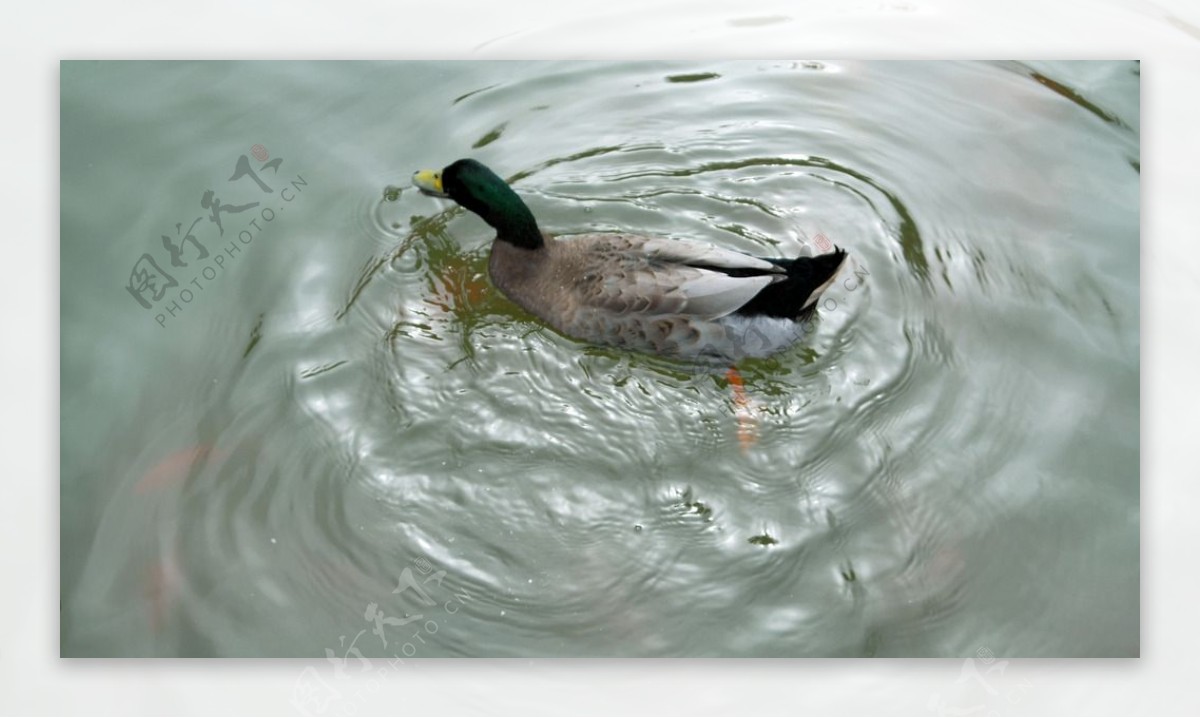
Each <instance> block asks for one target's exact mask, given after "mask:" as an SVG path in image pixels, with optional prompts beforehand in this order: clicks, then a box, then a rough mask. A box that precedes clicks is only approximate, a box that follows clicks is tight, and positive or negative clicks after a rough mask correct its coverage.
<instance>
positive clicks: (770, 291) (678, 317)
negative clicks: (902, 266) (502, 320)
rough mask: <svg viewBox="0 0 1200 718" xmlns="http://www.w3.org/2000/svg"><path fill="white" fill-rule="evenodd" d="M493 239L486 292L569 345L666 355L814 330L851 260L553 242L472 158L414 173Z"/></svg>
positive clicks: (700, 245) (726, 356) (664, 244)
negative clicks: (826, 296)
mask: <svg viewBox="0 0 1200 718" xmlns="http://www.w3.org/2000/svg"><path fill="white" fill-rule="evenodd" d="M412 183H413V186H414V187H415V188H416V189H418V190H419V191H420V192H421V193H422V194H424V195H428V196H431V197H439V198H443V199H449V200H452V201H453V202H455V203H456V204H458V205H459V206H460V207H462V208H464V209H466V210H467V211H469V212H472V213H474V214H476V215H478V216H479V217H480V218H481V219H482V220H483V221H484V222H486V223H487V224H488V225H490V226H491V227H492V229H494V230H495V231H496V237H495V239H494V240H493V241H492V247H491V253H490V256H489V258H488V274H489V276H490V278H491V281H492V284H493V285H495V287H496V288H497V289H498V290H499V291H500V292H501V293H502V294H504V295H505V296H506V297H508V298H509V299H510V300H512V301H513V302H514V303H515V304H517V305H518V306H520V307H521V308H522V309H524V310H525V311H527V312H529V313H530V314H532V315H533V316H535V317H537V318H538V319H540V320H541V321H543V322H545V323H546V324H547V325H549V326H550V327H551V328H552V329H554V330H555V331H557V332H558V333H560V334H562V335H565V336H567V337H570V338H572V339H575V340H578V341H581V342H585V343H589V344H594V345H603V346H611V347H616V348H618V349H622V350H627V351H632V352H637V353H643V354H651V355H656V356H661V357H666V358H668V359H676V360H683V361H696V362H704V363H709V362H721V363H735V362H738V361H741V360H743V359H747V358H762V357H767V356H770V355H772V354H775V353H777V352H780V351H782V350H784V349H786V348H788V347H790V346H792V345H793V344H795V343H797V342H798V341H799V340H800V339H801V338H803V336H804V335H805V334H806V333H808V332H809V331H811V328H812V325H811V323H809V322H808V319H809V317H810V316H811V315H812V314H813V313H814V312H815V311H816V308H817V302H818V299H819V298H820V297H821V294H822V293H823V292H824V291H825V290H827V289H828V288H829V287H830V286H831V285H832V284H833V282H834V280H835V279H836V278H837V276H838V273H839V271H840V270H841V269H842V266H843V265H844V264H845V262H846V260H847V257H848V254H847V252H846V251H845V250H843V249H841V248H840V247H836V246H835V247H834V250H833V251H832V252H828V253H825V254H820V255H816V256H812V257H804V256H798V257H791V258H779V257H757V256H753V255H750V254H746V253H744V252H739V251H736V250H732V249H727V248H724V247H721V246H719V245H716V244H712V243H709V242H706V241H701V240H694V239H677V238H668V237H660V236H647V235H640V234H634V233H625V232H611V233H599V234H581V235H573V236H569V237H564V238H562V239H556V238H555V237H554V236H553V235H551V234H548V233H545V232H543V231H542V230H541V228H540V227H539V226H538V222H537V220H536V219H535V218H534V216H533V212H532V211H530V209H529V207H528V205H526V204H525V202H524V201H523V200H522V199H521V197H520V196H519V195H518V194H517V193H516V191H514V190H513V188H512V187H511V186H509V184H508V183H507V182H505V181H504V180H503V179H502V178H501V177H500V176H499V175H497V174H496V173H495V172H493V171H492V170H491V169H489V168H488V167H487V166H486V165H484V164H482V163H481V162H479V161H477V160H474V159H470V158H467V159H460V160H458V161H456V162H454V163H452V164H450V165H447V166H446V167H444V168H442V169H441V170H435V169H423V170H418V171H416V172H414V173H413V175H412Z"/></svg>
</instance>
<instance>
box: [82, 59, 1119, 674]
mask: <svg viewBox="0 0 1200 718" xmlns="http://www.w3.org/2000/svg"><path fill="white" fill-rule="evenodd" d="M61 85H62V129H61V133H62V135H61V136H62V142H61V156H62V215H61V226H62V270H61V286H62V295H61V306H62V338H61V341H62V369H61V385H62V399H61V403H62V406H61V408H62V431H61V446H62V449H61V476H62V479H61V481H62V486H61V496H62V498H61V512H62V537H61V544H62V562H61V566H62V568H61V571H62V575H61V585H62V638H61V641H62V652H63V654H64V655H70V656H91V655H113V656H150V655H158V656H293V657H304V658H311V659H313V661H314V662H320V663H322V664H324V663H325V660H324V659H325V658H326V657H327V656H332V657H333V659H334V660H335V661H341V660H343V659H345V660H346V661H347V662H348V663H354V662H356V661H360V660H363V659H365V660H370V659H371V658H374V657H376V656H393V655H401V656H414V657H431V656H458V655H471V656H662V655H678V656H717V655H720V656H897V655H902V656H965V655H977V654H978V652H979V651H980V650H987V651H991V652H992V653H994V654H995V655H997V656H1130V655H1137V653H1138V650H1139V643H1138V635H1139V624H1138V614H1139V593H1138V576H1139V564H1138V554H1139V544H1138V534H1139V493H1138V460H1139V443H1138V420H1139V404H1138V396H1139V395H1138V372H1139V283H1138V276H1139V241H1138V239H1139V237H1138V220H1139V217H1138V209H1139V205H1138V193H1139V171H1140V164H1139V163H1140V160H1139V142H1140V139H1139V100H1138V97H1139V68H1138V65H1137V64H1136V63H1047V64H1034V65H1026V64H1005V63H1000V64H962V63H855V62H845V61H838V62H790V61H789V62H782V61H781V62H740V63H720V62H700V63H620V64H611V63H605V64H601V63H561V64H542V63H437V64H359V63H331V64H288V63H280V64H276V63H262V64H237V63H235V64H227V63H204V64H190V63H169V64H159V63H121V64H87V63H68V64H66V65H64V67H63V72H62V81H61ZM256 145H258V146H257V147H256ZM252 148H253V150H252ZM242 156H245V157H246V160H245V163H244V164H242V165H239V158H240V157H242ZM462 156H473V157H476V158H478V159H480V160H482V161H484V162H485V163H487V164H488V165H489V166H491V167H493V168H494V169H496V170H497V171H498V172H500V173H501V174H503V175H505V176H509V177H513V178H515V182H514V186H515V187H516V188H517V189H518V191H519V192H520V193H521V194H522V195H523V196H524V197H525V198H526V200H527V202H528V203H529V205H530V206H531V208H532V209H533V211H534V213H535V215H536V216H537V217H538V218H539V221H540V223H541V225H542V227H543V228H545V229H548V230H551V231H555V232H558V233H562V234H571V233H580V232H593V231H605V230H621V231H639V232H642V233H647V234H655V235H665V236H673V237H681V238H682V237H689V238H696V239H703V240H708V241H714V242H718V243H720V244H722V245H724V246H728V247H732V248H735V249H740V250H743V251H748V252H754V253H758V254H767V255H781V256H790V255H794V254H797V253H809V252H819V251H822V249H823V247H824V245H825V243H827V242H828V243H833V244H837V245H839V246H842V247H844V248H846V249H847V250H849V252H850V254H851V257H852V259H853V262H854V265H853V267H852V268H851V269H850V270H848V271H847V273H846V274H845V275H844V277H843V279H842V280H841V281H840V282H839V283H838V284H836V285H835V286H834V287H833V288H832V289H831V290H830V291H829V292H828V293H827V295H826V297H827V299H826V300H825V302H824V305H823V309H822V311H821V314H820V318H819V320H818V321H817V322H816V323H815V325H814V327H813V330H812V332H811V335H810V337H809V338H808V339H807V340H806V341H805V342H804V343H803V344H802V345H800V346H798V347H796V348H794V349H792V350H790V351H788V352H785V353H783V354H780V355H778V356H776V357H773V358H770V359H766V360H758V361H750V362H746V363H744V364H741V365H739V367H738V369H739V370H740V378H737V377H730V376H728V375H726V374H725V373H724V372H723V371H714V370H711V369H698V368H696V367H690V366H687V365H683V364H677V363H672V362H669V361H665V360H661V359H656V358H652V357H643V356H635V355H629V354H624V353H621V352H618V351H614V350H609V349H599V348H594V347H588V346H585V345H581V344H579V343H577V342H575V341H572V340H569V339H566V338H564V337H562V336H559V335H557V334H555V333H553V332H552V331H550V330H548V329H546V328H544V327H543V326H541V325H540V324H539V323H538V322H536V321H535V320H533V319H532V318H531V317H530V316H528V315H526V314H524V313H523V312H521V311H520V310H518V309H516V308H515V307H514V306H513V305H511V304H510V303H508V302H507V300H505V299H504V298H503V297H501V296H499V295H498V294H497V293H496V292H495V290H494V289H492V288H491V286H490V284H489V283H488V281H487V279H486V277H485V263H486V258H487V251H488V246H489V243H490V239H491V234H490V232H489V230H488V228H487V227H486V226H485V225H484V224H483V223H482V222H481V221H480V220H478V219H477V218H475V217H474V216H472V215H468V214H465V213H463V212H461V211H459V210H455V209H453V208H452V205H450V204H449V203H445V202H441V201H438V200H434V199H430V198H428V197H424V196H421V195H419V194H418V193H416V192H415V191H413V190H412V189H411V188H409V187H408V186H407V184H408V182H407V180H408V177H409V175H410V174H411V172H412V171H413V170H414V169H418V168H421V167H429V166H441V165H443V164H447V163H449V162H450V161H452V160H454V159H457V158H459V157H462ZM275 161H278V162H277V163H276V164H270V163H272V162H275ZM256 177H257V179H256ZM231 178H233V179H231ZM260 182H261V185H260V184H259V183H260ZM267 189H269V190H270V191H269V192H268V191H266V190H267ZM208 190H211V191H212V192H213V195H212V197H211V198H210V201H209V202H208V205H209V206H208V207H204V206H202V200H203V198H204V195H205V192H206V191H208ZM289 198H290V199H289ZM213 199H215V204H217V205H219V206H220V207H221V208H222V210H221V212H219V213H218V216H219V217H220V219H221V223H222V229H223V234H222V233H221V231H220V230H218V228H217V225H216V224H215V223H214V222H213V221H211V219H210V216H211V215H210V209H211V206H212V205H213V204H214V201H211V200H213ZM255 202H257V203H258V204H257V205H253V203H255ZM248 205H251V206H248ZM197 218H199V221H198V222H196V223H195V224H193V220H195V219H197ZM177 223H179V224H180V226H179V227H178V228H177V227H176V224H177ZM189 228H191V230H192V232H191V233H192V236H193V237H195V242H189V241H186V240H184V237H186V236H187V234H188V230H189ZM164 235H166V236H167V237H168V244H170V245H172V246H175V247H177V248H178V249H177V251H178V255H179V256H178V258H177V259H178V260H179V261H180V262H181V263H183V264H185V265H186V266H175V265H173V264H172V262H171V259H172V254H171V251H170V250H169V249H168V248H167V247H166V246H165V245H164V242H163V240H162V237H163V236H164ZM200 247H203V248H204V251H206V252H207V253H208V255H207V257H204V258H201V257H200V255H201V251H200ZM143 254H148V255H149V256H150V259H152V260H153V261H154V262H155V264H154V265H148V264H146V263H145V262H144V261H143V262H142V263H141V264H138V265H137V267H138V268H139V269H143V270H147V274H145V275H142V276H143V278H144V277H147V276H152V277H153V278H154V279H155V280H156V281H157V284H154V285H148V286H147V287H146V288H145V290H146V291H143V292H141V295H140V296H141V297H142V299H143V300H144V301H145V302H146V303H147V304H149V308H143V306H142V305H141V303H140V302H139V301H138V299H137V297H135V296H134V294H135V293H136V292H134V291H130V289H128V288H127V285H130V283H131V272H132V271H133V270H134V268H135V263H138V262H139V261H141V260H140V258H141V257H142V255H143ZM160 272H161V273H162V274H160ZM163 274H168V275H170V276H171V278H172V279H173V280H175V286H167V285H168V284H169V282H167V281H166V279H165V277H164V276H163ZM193 280H194V281H193ZM134 284H135V285H136V284H137V282H134ZM134 289H135V290H136V289H138V287H137V286H135V287H134ZM156 290H161V298H158V299H156V298H155V292H156ZM185 291H186V292H187V294H184V292H185ZM418 615H419V618H418ZM360 656H361V659H360Z"/></svg>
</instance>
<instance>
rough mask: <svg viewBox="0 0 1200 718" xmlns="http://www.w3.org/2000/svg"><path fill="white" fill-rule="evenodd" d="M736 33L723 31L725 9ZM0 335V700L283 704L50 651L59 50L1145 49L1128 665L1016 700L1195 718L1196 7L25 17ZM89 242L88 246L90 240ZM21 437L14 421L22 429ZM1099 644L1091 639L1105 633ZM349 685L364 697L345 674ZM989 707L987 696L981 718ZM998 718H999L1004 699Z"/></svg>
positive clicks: (528, 678) (576, 668) (217, 667)
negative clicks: (1138, 632) (1138, 405)
mask: <svg viewBox="0 0 1200 718" xmlns="http://www.w3.org/2000/svg"><path fill="white" fill-rule="evenodd" d="M735 18H742V19H750V20H751V22H748V23H742V24H740V25H738V24H730V23H729V22H728V20H729V19H735ZM0 38H2V42H0V52H2V53H3V55H4V59H5V62H4V65H3V70H2V71H0V72H3V84H2V85H0V87H4V88H5V92H4V98H5V102H4V105H5V109H4V110H3V111H2V112H0V128H2V129H3V131H2V132H0V142H3V153H2V154H0V157H3V158H4V161H5V162H4V169H3V172H2V173H0V177H2V179H0V182H2V183H3V184H2V189H3V192H2V193H0V197H3V199H4V204H3V206H4V207H5V210H6V211H5V213H4V217H5V219H6V220H7V221H6V226H5V229H6V232H5V234H6V239H7V240H8V241H7V242H6V246H5V250H4V256H5V259H6V260H7V261H6V264H7V267H8V270H9V271H8V272H7V273H6V276H5V278H4V281H2V282H0V292H3V295H2V296H3V300H4V301H3V305H2V306H3V307H4V309H5V310H6V314H7V316H8V318H9V320H10V321H8V322H6V323H5V328H6V331H5V334H6V341H5V344H4V351H3V352H0V362H2V363H3V364H2V371H0V377H2V380H3V382H4V389H5V392H4V394H3V396H4V397H5V399H6V401H5V402H4V408H3V412H4V413H3V417H4V423H3V425H2V426H0V442H3V443H2V444H0V447H2V449H3V450H2V451H0V456H2V457H3V459H2V460H3V463H4V466H3V468H4V471H3V472H0V485H2V486H3V491H4V495H3V497H2V500H0V531H2V532H3V543H2V544H0V545H2V546H3V550H2V554H0V555H2V557H3V562H2V563H0V566H2V567H3V569H4V570H3V573H2V575H3V576H4V579H5V581H4V583H5V589H4V590H3V591H0V616H3V617H4V619H5V620H4V625H5V632H4V634H3V640H2V641H0V710H2V711H4V712H17V713H47V712H51V713H121V714H145V713H196V712H201V713H228V712H239V713H242V712H250V713H267V714H287V713H292V712H295V708H294V706H293V705H291V704H290V703H289V700H290V698H291V696H292V690H293V687H294V683H295V680H296V677H297V675H298V673H299V671H300V669H301V668H302V666H303V665H304V663H303V662H293V661H165V662H152V661H83V660H63V659H59V658H58V480H57V478H58V477H57V469H58V407H59V401H58V398H59V397H58V326H59V317H58V258H59V257H58V238H57V235H58V161H57V160H58V62H59V60H62V59H86V58H112V59H116V58H192V57H205V58H230V57H233V58H355V59H358V58H379V59H436V58H461V59H516V58H546V59H551V58H557V59H563V58H569V59H573V58H606V59H607V58H612V59H660V58H685V57H686V58H713V59H717V58H765V57H770V58H774V57H796V56H802V57H821V58H864V59H865V58H880V59H887V58H916V57H922V58H925V57H934V58H949V57H954V58H963V57H974V58H1024V59H1051V58H1059V59H1084V58H1109V59H1118V58H1120V59H1128V58H1140V59H1142V60H1143V71H1142V82H1143V101H1142V128H1143V132H1142V135H1143V140H1142V143H1143V144H1142V172H1143V174H1142V177H1143V191H1142V200H1143V202H1142V217H1143V223H1142V230H1143V234H1142V248H1143V249H1142V286H1143V287H1144V291H1143V294H1142V332H1143V334H1142V337H1143V342H1144V345H1143V346H1144V347H1145V351H1144V353H1143V359H1144V361H1143V365H1142V366H1143V377H1144V379H1143V400H1142V419H1143V423H1142V426H1143V431H1142V443H1141V446H1142V451H1143V454H1142V487H1143V493H1142V497H1143V504H1142V527H1143V532H1142V536H1143V552H1142V558H1143V561H1142V597H1143V604H1142V605H1143V617H1142V618H1143V623H1142V631H1143V640H1142V655H1143V657H1142V658H1141V659H1136V660H1116V661H1014V662H1013V663H1012V664H1011V665H1010V666H1009V671H1010V672H1013V675H1016V674H1017V672H1018V671H1019V674H1020V676H1022V677H1028V680H1029V682H1031V684H1032V685H1031V687H1030V688H1029V690H1028V691H1027V692H1026V693H1025V694H1024V695H1023V699H1022V700H1021V702H1020V703H1019V705H1016V706H1014V707H1012V708H1011V710H1012V711H1013V712H1021V713H1026V712H1045V713H1055V714H1073V713H1081V714H1082V713H1092V714H1116V713H1192V714H1195V713H1197V712H1200V699H1198V698H1197V690H1195V689H1194V688H1193V687H1192V686H1191V685H1190V679H1191V678H1192V677H1193V674H1192V669H1191V668H1190V667H1191V666H1192V665H1194V664H1193V663H1192V657H1191V653H1192V652H1191V651H1190V650H1189V649H1190V648H1191V645H1190V643H1191V639H1192V637H1193V636H1195V635H1196V633H1197V632H1196V628H1197V621H1198V617H1200V601H1198V600H1197V599H1198V598H1200V595H1198V594H1200V592H1198V590H1197V587H1198V585H1200V584H1198V581H1197V579H1196V578H1195V566H1196V561H1195V557H1194V554H1193V552H1192V550H1191V549H1192V547H1194V546H1196V545H1197V543H1198V542H1197V538H1198V535H1197V534H1198V532H1200V530H1198V528H1197V526H1200V522H1197V521H1195V520H1194V519H1193V518H1192V515H1193V513H1194V512H1195V511H1196V510H1197V508H1196V507H1197V506H1200V501H1197V500H1196V499H1197V498H1198V496H1197V495H1198V493H1200V490H1198V488H1197V487H1198V486H1200V471H1197V469H1198V468H1200V466H1198V462H1197V460H1196V451H1195V450H1194V449H1193V448H1192V446H1194V444H1195V437H1194V428H1193V427H1194V426H1195V422H1194V421H1190V420H1192V419H1194V418H1195V417H1194V411H1193V410H1192V406H1194V404H1195V399H1196V398H1197V393H1196V391H1195V389H1196V384H1197V379H1196V376H1197V374H1196V369H1195V364H1196V361H1195V359H1196V357H1197V356H1200V334H1198V332H1197V325H1198V320H1197V317H1200V311H1198V310H1200V250H1198V247H1200V236H1198V234H1197V232H1196V228H1195V223H1194V221H1193V219H1192V214H1191V213H1192V211H1194V207H1195V205H1196V199H1197V197H1200V186H1198V184H1200V182H1198V178H1200V169H1198V164H1197V161H1198V160H1200V152H1198V151H1197V150H1198V149H1200V148H1198V145H1200V133H1197V131H1196V128H1198V127H1200V104H1198V101H1197V96H1198V95H1197V92H1196V87H1197V85H1196V77H1197V71H1198V70H1200V4H1196V3H1194V2H1190V1H1189V0H1173V1H1171V2H1160V3H1151V2H1141V1H1139V0H1111V1H1108V2H1094V3H1084V2H1064V3H1061V4H1060V3H1049V2H1040V1H1039V2H1031V1H1027V0H1013V1H1009V2H972V3H957V2H953V0H894V1H893V0H877V1H872V2H848V3H836V4H835V3H833V2H810V3H804V4H800V3H786V2H760V3H730V2H727V1H725V0H721V1H720V2H715V1H703V2H682V1H677V2H666V1H663V0H640V1H637V2H629V1H625V0H598V1H596V2H590V3H586V4H585V3H579V4H576V3H570V2H560V1H559V0H554V1H553V2H545V1H541V2H523V3H514V2H503V1H500V0H497V1H490V2H480V1H477V0H469V1H463V0H459V1H456V2H451V1H449V0H442V2H436V1H435V2H429V1H428V0H427V2H424V3H420V4H417V3H401V2H387V1H382V0H381V1H379V2H345V1H343V2H338V3H322V2H314V1H309V0H293V1H292V2H288V3H270V4H267V3H262V4H259V5H254V6H249V5H248V4H243V3H236V2H226V1H225V0H210V1H208V2H201V3H192V4H188V5H186V6H183V5H180V6H173V5H171V4H170V3H166V2H148V1H144V0H142V1H135V2H124V3H121V4H85V3H73V2H57V3H55V2H43V3H39V4H34V3H28V2H26V3H21V4H19V5H18V4H13V5H10V6H8V7H6V10H5V20H4V23H3V29H0ZM97 241H103V238H97ZM27 432H28V433H27ZM1097 628H1098V630H1099V629H1100V628H1101V627H1097ZM961 666H962V662H961V661H890V660H889V661H809V660H804V661H799V660H798V661H773V660H772V661H758V660H740V661H688V660H643V661H596V660H582V661H462V660H458V661H441V662H424V663H419V664H417V665H415V666H413V665H410V666H406V667H405V668H404V669H403V670H399V671H396V672H394V673H393V674H392V676H393V677H392V678H390V679H389V680H387V681H386V682H384V683H383V684H381V685H380V686H379V687H378V689H377V690H375V691H374V692H372V693H370V694H369V695H368V697H367V698H366V699H365V700H364V702H363V703H362V707H361V709H360V711H359V712H361V713H404V714H409V713H427V714H446V713H464V712H469V713H480V712H482V713H497V714H508V713H524V714H543V713H557V712H561V713H577V714H597V713H630V712H633V713H645V714H663V713H665V714H675V713H703V714H725V713H756V714H780V713H801V714H807V713H844V714H863V713H876V712H886V713H897V714H908V713H929V712H936V711H937V710H938V706H937V705H936V704H935V703H932V702H931V699H932V697H934V696H937V695H939V694H941V693H944V692H946V691H947V690H949V689H951V688H952V687H953V685H954V683H955V681H956V680H957V679H958V677H959V675H960V670H961ZM363 688H364V690H366V688H367V687H366V686H363ZM993 708H995V706H993ZM998 709H1000V710H1003V709H1004V707H1003V706H1002V705H1001V706H999V708H998Z"/></svg>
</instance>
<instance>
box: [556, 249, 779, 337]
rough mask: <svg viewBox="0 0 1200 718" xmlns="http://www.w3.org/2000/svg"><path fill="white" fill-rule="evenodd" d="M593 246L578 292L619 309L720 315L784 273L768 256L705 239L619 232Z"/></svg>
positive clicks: (596, 305) (595, 305)
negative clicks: (749, 253)
mask: <svg viewBox="0 0 1200 718" xmlns="http://www.w3.org/2000/svg"><path fill="white" fill-rule="evenodd" d="M592 250H593V251H591V252H589V253H588V254H589V257H590V258H591V261H589V262H588V263H587V264H588V266H587V269H586V271H585V272H584V281H583V282H581V283H580V285H579V286H578V292H579V293H578V294H577V297H578V299H579V302H580V304H581V305H583V306H586V307H588V308H591V309H596V310H601V311H605V312H611V313H615V314H618V315H630V314H637V315H642V316H683V317H687V316H693V317H697V318H700V319H707V320H713V319H719V318H721V317H723V316H726V315H727V314H732V313H733V312H735V311H737V310H738V309H740V308H741V307H742V306H743V305H745V304H746V303H747V302H749V301H750V300H751V299H753V298H754V297H755V296H756V295H757V294H758V293H759V292H761V291H762V290H763V288H765V287H766V286H768V285H770V284H772V283H773V282H777V281H781V280H782V279H783V278H784V277H786V271H785V270H783V269H781V268H780V267H778V266H776V265H775V264H772V263H771V262H768V261H766V260H764V259H759V258H757V257H751V256H750V255H747V254H742V253H741V252H735V251H732V250H728V249H722V248H720V247H717V246H715V245H711V244H708V243H706V242H697V241H688V240H668V239H657V238H638V237H620V238H618V239H614V240H613V241H612V242H611V243H607V246H604V244H601V245H600V246H593V247H592Z"/></svg>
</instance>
